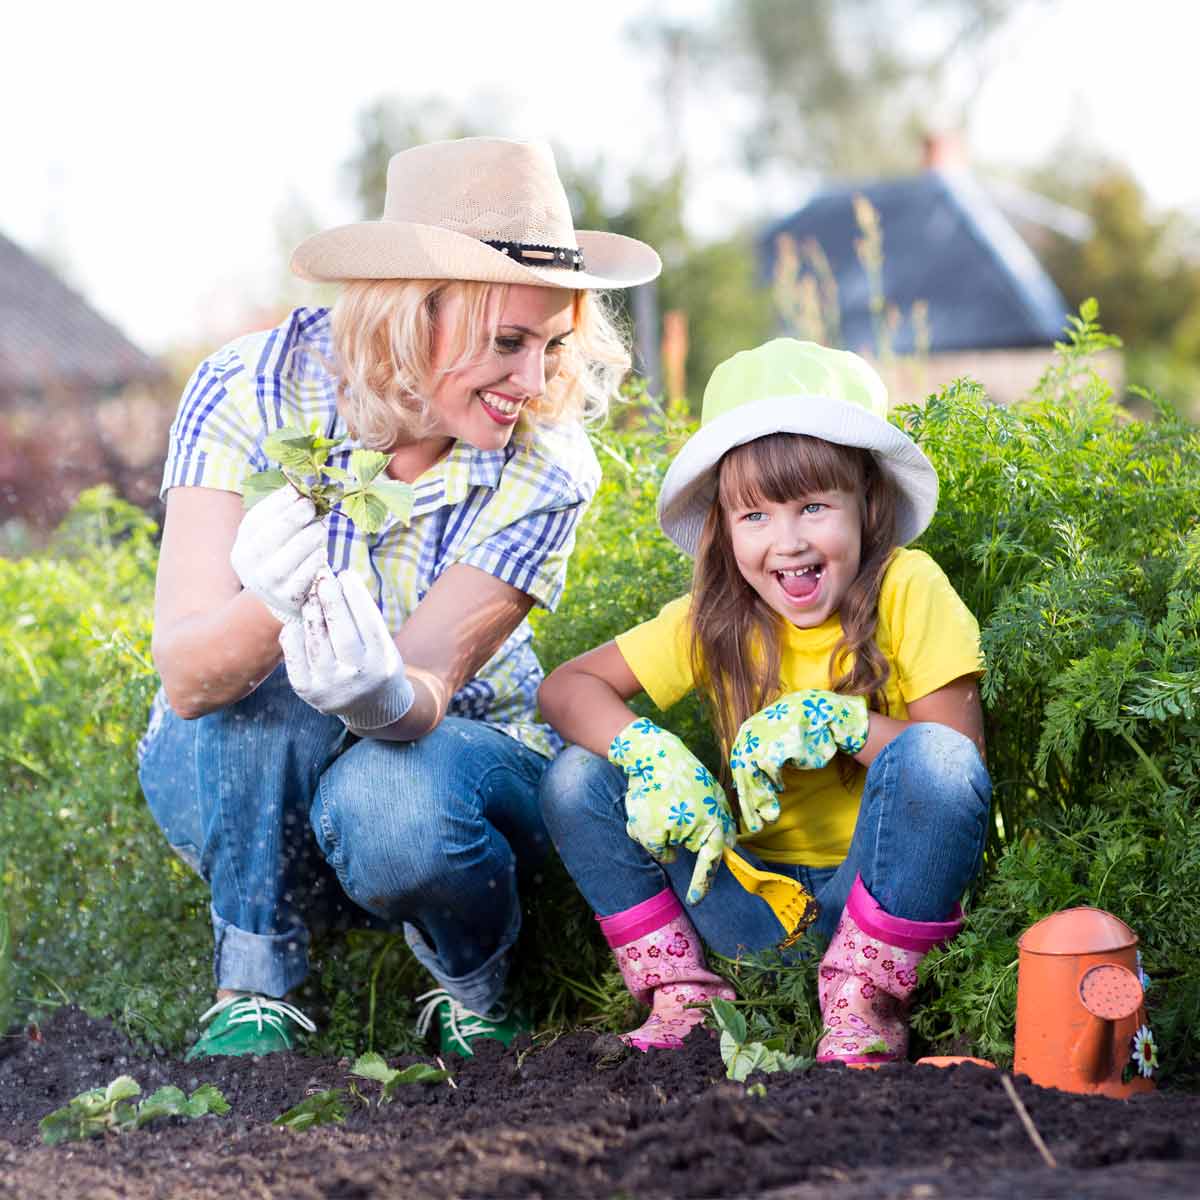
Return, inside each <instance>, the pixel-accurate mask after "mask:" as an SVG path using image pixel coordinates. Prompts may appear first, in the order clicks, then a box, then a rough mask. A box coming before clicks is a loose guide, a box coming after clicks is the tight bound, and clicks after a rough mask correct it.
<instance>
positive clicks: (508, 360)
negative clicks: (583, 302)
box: [431, 284, 574, 450]
mask: <svg viewBox="0 0 1200 1200" xmlns="http://www.w3.org/2000/svg"><path fill="white" fill-rule="evenodd" d="M463 307H464V305H463V302H462V300H461V299H460V298H458V297H456V296H454V295H449V296H447V298H446V301H445V304H444V306H443V308H442V309H441V311H440V312H439V313H438V321H437V332H436V334H435V340H434V367H435V369H437V370H439V371H440V370H442V369H444V368H445V367H447V366H449V365H450V364H451V363H453V362H454V361H455V359H456V353H457V352H456V347H455V345H454V339H453V338H452V337H451V334H450V331H452V330H455V329H457V328H458V327H459V325H460V323H461V322H462V320H463V319H464V314H463ZM573 312H574V293H573V292H571V291H570V290H569V289H567V288H549V287H529V286H526V285H524V284H513V285H511V286H510V287H509V288H508V292H507V294H506V296H505V298H504V302H503V304H502V306H501V309H500V314H499V320H498V322H497V327H496V337H495V341H494V342H493V343H492V345H491V347H490V348H489V349H488V350H487V351H485V352H484V353H483V355H481V356H476V357H473V358H472V360H471V361H470V362H469V363H468V364H467V365H466V366H464V367H460V368H458V369H456V370H453V371H450V372H449V373H448V374H445V375H440V376H439V378H438V381H437V384H436V386H435V387H434V391H433V396H432V405H431V410H432V417H433V421H434V428H433V432H432V435H431V436H433V437H444V438H455V439H461V440H462V441H464V442H467V443H468V444H470V445H472V446H476V447H478V448H479V449H480V450H499V449H501V448H503V447H504V446H506V445H507V444H508V441H509V438H511V437H512V431H513V428H514V427H515V426H516V424H517V422H518V421H519V420H520V418H521V413H522V412H523V411H524V410H525V408H526V406H527V405H528V404H529V403H530V402H531V401H535V400H537V399H539V398H540V397H541V396H542V395H543V394H544V392H545V391H546V385H547V384H548V383H549V382H550V380H551V379H553V378H554V376H555V374H556V372H557V371H558V365H559V358H560V356H561V354H562V352H563V344H564V343H565V341H566V339H567V337H568V336H569V335H570V333H571V329H572V319H573Z"/></svg>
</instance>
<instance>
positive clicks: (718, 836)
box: [608, 717, 736, 904]
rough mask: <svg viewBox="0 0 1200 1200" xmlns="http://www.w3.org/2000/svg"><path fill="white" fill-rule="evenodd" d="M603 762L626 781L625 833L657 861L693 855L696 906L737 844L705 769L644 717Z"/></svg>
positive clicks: (691, 896)
mask: <svg viewBox="0 0 1200 1200" xmlns="http://www.w3.org/2000/svg"><path fill="white" fill-rule="evenodd" d="M608 760H609V762H611V763H614V764H615V765H616V766H618V767H620V768H621V770H622V771H624V772H625V774H626V775H627V776H628V778H629V789H628V791H627V792H626V794H625V816H626V821H625V830H626V832H627V833H628V834H629V836H630V837H631V838H633V840H634V841H635V842H638V843H639V844H640V845H642V846H644V847H645V848H646V849H647V850H648V851H649V852H650V853H651V854H652V855H653V856H654V857H655V858H656V859H658V861H659V862H674V860H675V855H676V847H677V846H683V847H684V848H685V849H687V850H691V851H694V852H695V854H696V868H695V870H694V871H693V872H692V880H691V884H690V886H689V887H688V894H687V902H688V903H689V904H696V903H698V902H699V901H700V900H702V899H703V898H704V896H705V895H706V894H707V892H708V885H709V884H710V883H711V882H712V877H713V875H714V873H715V872H716V870H717V867H719V866H720V865H721V855H722V852H723V851H724V849H725V847H726V846H727V845H729V846H732V845H733V843H734V841H735V840H736V837H735V833H734V824H733V814H732V813H731V812H730V811H729V802H728V801H727V800H726V799H725V793H724V792H723V791H722V790H721V787H720V785H719V784H718V783H717V781H716V780H715V779H714V778H713V777H712V775H711V774H710V773H709V771H708V768H707V767H705V766H704V764H703V763H701V762H700V760H699V759H698V758H696V756H695V755H694V754H693V753H692V752H691V751H690V750H689V749H688V748H687V747H686V746H685V745H684V744H683V743H682V742H681V741H680V740H679V739H678V738H677V737H676V736H675V735H674V734H673V733H668V732H667V731H666V730H665V729H660V728H659V727H658V726H657V725H655V723H654V722H653V721H648V720H646V719H645V718H644V717H643V718H639V719H638V720H636V721H633V722H632V723H631V724H629V725H626V726H625V728H624V729H622V730H621V732H620V733H618V734H617V736H616V737H615V738H613V740H612V745H611V746H610V747H609V749H608Z"/></svg>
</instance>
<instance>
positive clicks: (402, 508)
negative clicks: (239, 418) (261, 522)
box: [242, 425, 413, 533]
mask: <svg viewBox="0 0 1200 1200" xmlns="http://www.w3.org/2000/svg"><path fill="white" fill-rule="evenodd" d="M345 440H346V439H345V438H328V437H323V436H322V435H321V434H320V433H319V432H317V429H316V428H313V429H311V430H310V431H309V432H307V433H305V432H304V430H302V429H296V428H294V427H293V426H290V425H288V426H284V428H282V429H279V430H277V431H276V432H275V433H273V434H271V436H270V437H268V438H266V439H265V440H264V442H263V452H264V453H265V454H266V455H267V456H268V457H270V458H272V459H273V460H274V461H275V462H277V463H279V467H278V468H271V469H269V470H266V471H255V472H254V473H253V474H251V475H247V476H246V478H245V479H244V480H243V481H242V486H243V489H244V490H243V493H242V499H243V501H244V503H245V505H246V507H247V508H253V507H254V505H255V504H257V503H258V502H259V501H260V500H262V499H264V498H265V497H267V496H269V495H270V494H271V493H272V492H274V491H277V490H278V489H279V488H281V487H287V486H288V485H291V486H292V487H294V488H295V489H296V491H298V492H299V493H300V494H301V495H302V496H307V497H308V498H309V499H310V500H311V501H312V502H313V506H314V507H315V508H316V510H317V516H318V517H323V516H325V515H326V514H327V513H329V512H332V511H333V509H335V508H337V509H340V510H341V511H342V512H343V513H345V515H346V516H347V517H349V518H350V520H351V521H353V522H354V524H355V525H356V526H358V528H359V529H361V530H362V531H363V532H364V533H378V532H379V531H380V529H382V528H383V523H384V521H386V520H387V516H388V513H394V514H395V515H396V516H398V517H399V518H400V519H401V520H403V521H407V520H408V517H409V514H410V512H411V511H412V502H413V490H412V485H411V484H408V483H401V482H400V481H399V480H396V479H388V478H387V477H386V476H384V475H383V472H384V470H385V469H386V468H387V465H388V463H389V462H391V460H392V456H391V455H390V454H382V453H380V451H378V450H352V451H351V452H350V469H349V470H348V471H347V470H344V469H343V468H341V467H335V466H333V465H332V464H331V463H330V462H329V458H330V455H331V454H332V453H333V451H334V450H336V449H337V448H338V447H339V446H340V445H341V444H342V443H343V442H344V441H345Z"/></svg>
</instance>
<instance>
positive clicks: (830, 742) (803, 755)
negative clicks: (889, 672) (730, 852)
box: [729, 688, 869, 833]
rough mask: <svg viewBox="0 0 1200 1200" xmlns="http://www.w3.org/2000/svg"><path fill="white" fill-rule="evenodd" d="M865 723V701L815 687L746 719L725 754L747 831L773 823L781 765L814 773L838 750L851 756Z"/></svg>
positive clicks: (863, 735)
mask: <svg viewBox="0 0 1200 1200" xmlns="http://www.w3.org/2000/svg"><path fill="white" fill-rule="evenodd" d="M868 724H869V717H868V714H867V701H866V698H865V697H863V696H839V695H838V694H837V693H836V692H822V691H818V690H816V689H815V688H807V689H805V690H803V691H799V692H789V693H788V694H787V695H786V696H781V697H780V698H779V699H778V700H776V701H775V703H774V704H771V705H768V706H767V707H766V708H764V709H763V710H762V711H761V712H756V713H755V714H754V715H753V716H750V717H747V718H746V720H745V721H743V722H742V727H741V728H740V729H739V730H738V733H737V737H736V738H734V740H733V750H732V751H731V752H730V755H729V766H730V769H731V771H732V773H733V782H734V786H735V787H736V788H737V793H738V799H739V801H740V807H741V811H742V820H743V821H744V822H745V825H746V829H747V831H748V832H750V833H758V832H759V830H760V829H762V827H763V826H764V825H770V824H771V822H772V821H777V820H779V793H780V792H781V791H782V790H783V768H784V766H785V765H791V766H793V767H798V768H800V769H801V770H815V769H817V768H819V767H823V766H825V764H826V763H828V762H829V760H830V759H831V758H833V756H834V755H835V754H836V753H837V752H838V751H839V750H841V751H843V752H844V753H846V754H857V753H858V752H859V751H860V750H861V749H862V748H863V745H864V744H865V743H866V740H867V727H868Z"/></svg>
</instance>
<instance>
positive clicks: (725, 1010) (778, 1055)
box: [712, 1000, 813, 1083]
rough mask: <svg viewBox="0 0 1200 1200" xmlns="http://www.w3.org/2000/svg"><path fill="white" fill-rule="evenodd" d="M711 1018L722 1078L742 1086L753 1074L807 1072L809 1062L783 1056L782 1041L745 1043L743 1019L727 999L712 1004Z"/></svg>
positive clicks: (795, 1056)
mask: <svg viewBox="0 0 1200 1200" xmlns="http://www.w3.org/2000/svg"><path fill="white" fill-rule="evenodd" d="M712 1011H713V1019H714V1020H715V1021H716V1023H717V1028H718V1029H719V1030H720V1031H721V1058H722V1059H723V1060H724V1062H725V1076H726V1078H728V1079H734V1080H736V1081H737V1082H738V1083H744V1082H745V1080H746V1078H747V1076H749V1075H751V1074H753V1073H754V1072H755V1071H764V1072H768V1073H770V1072H773V1071H807V1070H808V1068H809V1067H811V1066H812V1061H813V1060H812V1059H811V1058H806V1057H804V1056H803V1055H800V1054H785V1053H784V1051H783V1048H782V1046H783V1039H782V1038H778V1039H777V1038H769V1039H768V1040H767V1041H765V1042H750V1041H747V1040H746V1038H747V1036H748V1035H747V1031H746V1018H745V1016H744V1015H743V1014H742V1013H740V1012H739V1011H738V1010H737V1009H736V1008H735V1007H734V1006H733V1005H732V1004H731V1003H730V1002H729V1001H728V1000H713V1001H712Z"/></svg>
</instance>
